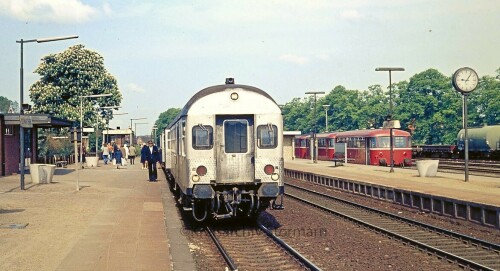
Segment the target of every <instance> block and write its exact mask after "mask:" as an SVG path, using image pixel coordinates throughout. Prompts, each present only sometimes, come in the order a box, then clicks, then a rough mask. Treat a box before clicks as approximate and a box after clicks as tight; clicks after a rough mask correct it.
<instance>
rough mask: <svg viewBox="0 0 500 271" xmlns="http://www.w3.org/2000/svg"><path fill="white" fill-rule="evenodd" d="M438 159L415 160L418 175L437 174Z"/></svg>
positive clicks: (430, 175) (432, 175) (429, 175)
mask: <svg viewBox="0 0 500 271" xmlns="http://www.w3.org/2000/svg"><path fill="white" fill-rule="evenodd" d="M438 166H439V160H420V161H417V170H418V176H420V177H434V176H436V174H437V170H438Z"/></svg>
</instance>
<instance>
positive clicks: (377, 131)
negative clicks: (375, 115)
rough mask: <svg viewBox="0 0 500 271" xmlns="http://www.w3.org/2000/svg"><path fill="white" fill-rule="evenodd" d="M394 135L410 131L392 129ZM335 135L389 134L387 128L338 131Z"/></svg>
mask: <svg viewBox="0 0 500 271" xmlns="http://www.w3.org/2000/svg"><path fill="white" fill-rule="evenodd" d="M392 130H393V132H394V135H395V136H410V133H408V132H406V131H403V130H398V129H392ZM336 136H337V137H377V136H389V129H369V130H368V129H367V130H354V131H346V132H338V133H337V134H336Z"/></svg>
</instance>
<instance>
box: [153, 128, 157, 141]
mask: <svg viewBox="0 0 500 271" xmlns="http://www.w3.org/2000/svg"><path fill="white" fill-rule="evenodd" d="M156 130H158V126H156V125H153V138H154V141H153V142H154V143H155V145H158V144H157V142H156Z"/></svg>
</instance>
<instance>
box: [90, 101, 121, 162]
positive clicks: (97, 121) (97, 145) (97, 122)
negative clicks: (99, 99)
mask: <svg viewBox="0 0 500 271" xmlns="http://www.w3.org/2000/svg"><path fill="white" fill-rule="evenodd" d="M118 108H121V106H100V107H97V110H99V109H115V110H117V109H118ZM108 128H109V127H108ZM98 130H99V112H97V114H96V122H95V157H99V154H98V152H99V149H98V147H99V144H98V142H99V140H98V139H97V131H98ZM108 131H109V129H108ZM103 143H104V142H103Z"/></svg>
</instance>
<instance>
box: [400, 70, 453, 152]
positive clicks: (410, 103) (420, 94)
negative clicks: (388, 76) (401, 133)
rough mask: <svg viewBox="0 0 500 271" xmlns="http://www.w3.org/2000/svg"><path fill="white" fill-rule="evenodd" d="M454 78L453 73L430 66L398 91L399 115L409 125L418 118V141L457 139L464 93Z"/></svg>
mask: <svg viewBox="0 0 500 271" xmlns="http://www.w3.org/2000/svg"><path fill="white" fill-rule="evenodd" d="M450 82H451V78H450V77H447V76H444V75H443V74H441V73H440V72H439V71H437V70H435V69H428V70H426V71H424V72H421V73H418V74H415V75H414V76H412V77H411V78H410V82H409V83H408V84H407V86H406V88H404V87H401V88H400V89H399V90H398V91H397V93H398V97H397V98H396V104H397V106H396V107H395V112H396V114H395V115H396V117H397V118H399V120H400V121H401V123H403V124H406V125H407V124H408V123H410V122H412V120H413V119H415V125H416V130H415V133H414V134H413V140H414V142H416V143H419V144H453V143H454V139H456V135H457V133H458V130H459V127H461V125H460V124H461V114H460V111H461V110H460V108H461V107H460V95H459V94H458V93H456V92H455V90H453V88H452V87H451V83H450ZM397 118H396V119H397Z"/></svg>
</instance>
